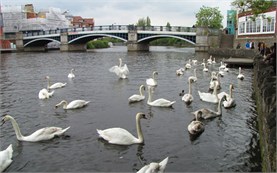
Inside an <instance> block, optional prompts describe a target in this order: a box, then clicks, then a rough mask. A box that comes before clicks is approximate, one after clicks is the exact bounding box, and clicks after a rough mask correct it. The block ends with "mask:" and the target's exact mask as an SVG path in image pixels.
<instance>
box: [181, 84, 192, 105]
mask: <svg viewBox="0 0 277 173" xmlns="http://www.w3.org/2000/svg"><path fill="white" fill-rule="evenodd" d="M188 81H189V93H187V94H185V95H184V96H183V97H182V100H183V101H184V102H185V103H186V104H188V105H189V104H191V102H192V101H193V96H192V94H191V83H192V79H188Z"/></svg>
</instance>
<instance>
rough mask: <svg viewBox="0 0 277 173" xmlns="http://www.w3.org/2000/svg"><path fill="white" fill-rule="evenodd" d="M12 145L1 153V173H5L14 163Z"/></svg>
mask: <svg viewBox="0 0 277 173" xmlns="http://www.w3.org/2000/svg"><path fill="white" fill-rule="evenodd" d="M12 154H13V149H12V144H10V145H9V146H8V148H7V149H5V150H3V151H0V172H3V171H4V170H5V169H6V168H7V167H8V166H9V165H10V164H11V163H12Z"/></svg>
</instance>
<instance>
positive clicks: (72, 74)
mask: <svg viewBox="0 0 277 173" xmlns="http://www.w3.org/2000/svg"><path fill="white" fill-rule="evenodd" d="M74 70H75V69H74V68H73V69H71V71H70V73H69V74H68V75H67V77H68V78H75V74H74V73H73V71H74Z"/></svg>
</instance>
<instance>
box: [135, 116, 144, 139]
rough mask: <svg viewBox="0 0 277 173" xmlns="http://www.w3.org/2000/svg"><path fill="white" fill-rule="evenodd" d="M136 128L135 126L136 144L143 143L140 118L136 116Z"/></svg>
mask: <svg viewBox="0 0 277 173" xmlns="http://www.w3.org/2000/svg"><path fill="white" fill-rule="evenodd" d="M136 126H137V133H138V142H139V143H141V142H143V139H144V138H143V134H142V130H141V125H140V118H139V117H138V116H137V117H136Z"/></svg>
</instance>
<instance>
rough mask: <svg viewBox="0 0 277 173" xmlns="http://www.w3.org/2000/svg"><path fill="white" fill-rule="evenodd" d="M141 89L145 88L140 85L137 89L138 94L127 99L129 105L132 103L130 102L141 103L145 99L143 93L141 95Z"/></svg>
mask: <svg viewBox="0 0 277 173" xmlns="http://www.w3.org/2000/svg"><path fill="white" fill-rule="evenodd" d="M142 89H143V90H145V86H144V85H141V86H140V87H139V94H134V95H132V96H130V97H129V98H128V100H129V103H132V102H139V101H142V100H144V99H145V96H144V95H143V93H142Z"/></svg>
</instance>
